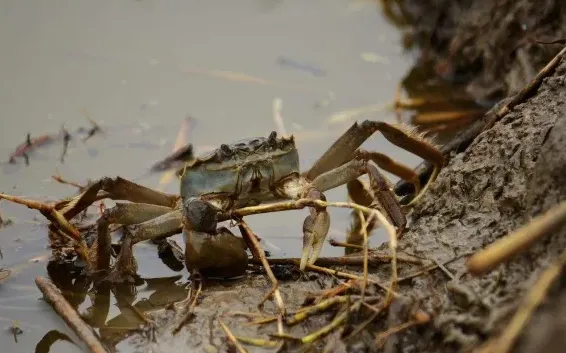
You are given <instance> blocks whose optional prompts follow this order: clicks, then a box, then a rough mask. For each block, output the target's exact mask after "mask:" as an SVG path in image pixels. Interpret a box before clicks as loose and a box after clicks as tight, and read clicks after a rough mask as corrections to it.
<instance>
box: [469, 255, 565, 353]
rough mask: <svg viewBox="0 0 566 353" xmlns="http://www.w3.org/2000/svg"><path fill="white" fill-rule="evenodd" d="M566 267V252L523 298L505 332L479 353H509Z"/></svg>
mask: <svg viewBox="0 0 566 353" xmlns="http://www.w3.org/2000/svg"><path fill="white" fill-rule="evenodd" d="M565 265H566V251H564V252H563V253H562V254H561V255H560V257H559V258H558V259H556V260H555V261H554V262H553V263H552V264H551V265H550V267H548V268H547V269H546V270H545V271H544V272H543V273H542V274H541V276H540V277H539V279H538V280H537V282H536V283H535V284H533V285H532V286H531V288H530V290H529V291H528V293H527V295H526V296H525V297H524V298H523V302H522V303H521V304H522V305H520V306H519V309H518V310H517V312H516V313H515V315H514V316H513V318H512V319H511V321H510V322H509V324H508V325H507V327H506V328H505V329H504V330H503V332H502V333H501V335H500V336H499V337H498V338H495V339H493V340H492V341H490V342H488V344H487V346H484V347H483V349H482V348H480V349H479V350H478V352H482V353H487V352H489V353H507V352H509V351H510V350H511V349H512V348H513V346H514V344H515V342H516V341H517V339H518V338H519V336H520V335H521V333H522V331H523V329H524V328H525V326H526V325H527V323H528V322H529V320H530V318H531V316H532V315H533V312H534V311H535V309H536V308H537V307H538V306H539V305H540V304H541V303H542V302H543V301H544V299H545V298H546V296H547V293H548V291H549V290H550V288H551V287H552V284H553V283H555V281H556V280H557V278H558V277H559V276H560V274H561V273H562V271H563V270H564V266H565Z"/></svg>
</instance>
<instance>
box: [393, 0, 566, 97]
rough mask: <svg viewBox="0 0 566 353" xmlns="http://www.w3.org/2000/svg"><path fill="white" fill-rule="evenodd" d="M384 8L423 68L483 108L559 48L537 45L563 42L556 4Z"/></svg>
mask: <svg viewBox="0 0 566 353" xmlns="http://www.w3.org/2000/svg"><path fill="white" fill-rule="evenodd" d="M388 3H389V2H388ZM390 3H395V5H396V6H397V8H398V10H397V11H395V12H396V13H399V14H402V15H399V17H400V18H402V19H403V20H402V22H401V23H403V24H404V28H405V29H406V33H407V37H409V38H410V41H411V43H413V44H416V45H417V46H418V47H419V48H420V49H422V51H423V52H422V61H423V63H426V62H430V63H432V65H433V66H434V68H435V72H436V73H437V74H438V75H441V76H443V77H444V78H446V79H448V80H451V81H452V82H457V83H459V84H463V85H464V86H465V90H466V91H467V92H468V93H469V94H471V95H472V96H473V97H474V98H475V99H477V100H478V101H479V102H481V103H485V104H492V103H493V102H496V101H498V100H500V99H502V98H504V97H507V96H509V95H511V94H514V93H517V92H518V91H519V90H520V89H521V88H522V87H523V86H524V85H525V84H526V83H527V82H529V81H530V80H531V79H532V78H533V77H534V75H535V74H536V73H537V72H538V70H540V69H541V68H542V67H543V66H544V65H545V64H546V63H547V62H548V61H549V60H550V59H551V58H552V57H553V56H554V55H556V53H557V52H558V51H559V50H560V49H561V47H560V45H541V44H538V43H537V41H543V42H551V41H553V40H556V39H562V38H565V37H566V4H565V3H564V2H563V1H560V0H543V1H526V0H521V1H507V0H503V1H491V0H434V1H418V0H417V1H414V0H402V1H392V2H390Z"/></svg>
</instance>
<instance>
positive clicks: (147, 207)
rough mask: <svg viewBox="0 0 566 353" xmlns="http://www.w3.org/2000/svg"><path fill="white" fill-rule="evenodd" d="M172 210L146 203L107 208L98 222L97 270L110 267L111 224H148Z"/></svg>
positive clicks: (122, 204) (120, 204)
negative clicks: (149, 221) (109, 228)
mask: <svg viewBox="0 0 566 353" xmlns="http://www.w3.org/2000/svg"><path fill="white" fill-rule="evenodd" d="M171 211H172V210H171V208H169V207H165V206H159V205H151V204H144V203H116V206H114V207H112V208H107V209H106V210H104V213H103V214H102V216H101V217H100V218H99V219H98V221H97V226H98V237H97V240H96V245H95V246H96V247H95V249H96V251H97V256H96V259H97V266H96V269H97V270H99V271H100V270H103V271H104V270H107V269H108V267H109V265H110V252H111V245H112V239H111V235H110V232H109V231H108V227H109V226H110V224H123V225H132V224H137V223H142V222H146V221H148V220H151V219H154V218H156V217H159V216H161V215H164V214H166V213H169V212H171Z"/></svg>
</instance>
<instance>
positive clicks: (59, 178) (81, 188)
mask: <svg viewBox="0 0 566 353" xmlns="http://www.w3.org/2000/svg"><path fill="white" fill-rule="evenodd" d="M51 178H52V179H53V180H55V181H56V182H58V183H61V184H64V185H71V186H74V187H76V188H77V189H79V191H83V190H84V189H85V188H86V186H85V185H81V184H79V183H76V182H74V181H68V180H66V179H63V177H61V174H60V173H59V170H57V175H52V176H51Z"/></svg>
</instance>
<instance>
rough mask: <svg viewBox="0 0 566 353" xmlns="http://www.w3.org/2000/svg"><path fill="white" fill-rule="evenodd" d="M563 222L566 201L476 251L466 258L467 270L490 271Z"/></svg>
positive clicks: (472, 271)
mask: <svg viewBox="0 0 566 353" xmlns="http://www.w3.org/2000/svg"><path fill="white" fill-rule="evenodd" d="M564 224H566V201H563V202H562V203H560V204H558V205H556V206H554V207H552V208H551V209H550V210H548V211H547V212H546V213H544V214H543V215H541V216H538V217H536V218H535V219H533V220H532V221H531V222H530V223H529V224H527V225H525V226H523V227H521V228H520V229H518V230H517V231H515V232H513V233H511V234H509V235H507V236H506V237H503V238H501V239H499V240H497V241H496V242H494V243H492V244H490V245H489V246H487V247H486V248H484V249H483V250H480V251H478V252H477V253H476V254H474V255H473V256H472V257H470V259H469V260H468V263H467V266H468V270H469V271H470V272H471V273H472V274H475V275H480V274H483V273H485V272H487V271H490V270H491V269H493V268H495V267H496V266H497V265H499V264H500V263H502V262H504V261H507V260H509V259H510V258H511V257H513V256H515V255H516V254H518V253H519V252H521V251H522V250H524V249H526V248H528V247H529V246H531V245H532V244H533V243H534V242H535V241H537V240H538V239H540V238H541V237H543V236H544V235H546V234H549V233H552V232H553V231H554V230H556V229H558V228H559V227H561V226H562V225H564Z"/></svg>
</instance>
